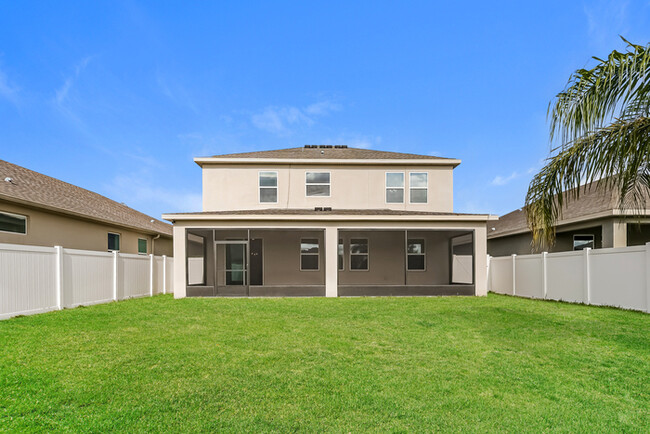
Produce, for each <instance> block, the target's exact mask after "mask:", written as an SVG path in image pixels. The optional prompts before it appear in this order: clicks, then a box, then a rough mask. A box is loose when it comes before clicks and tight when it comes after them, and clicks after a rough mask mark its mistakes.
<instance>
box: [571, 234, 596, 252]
mask: <svg viewBox="0 0 650 434" xmlns="http://www.w3.org/2000/svg"><path fill="white" fill-rule="evenodd" d="M586 248H590V249H593V248H594V236H593V235H574V236H573V250H583V249H586Z"/></svg>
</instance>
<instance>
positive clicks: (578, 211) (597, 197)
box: [488, 182, 618, 238]
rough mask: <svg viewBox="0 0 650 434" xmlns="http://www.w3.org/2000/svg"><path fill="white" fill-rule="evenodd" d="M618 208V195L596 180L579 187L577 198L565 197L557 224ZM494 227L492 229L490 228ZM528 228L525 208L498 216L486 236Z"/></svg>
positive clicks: (587, 217) (491, 236) (492, 236)
mask: <svg viewBox="0 0 650 434" xmlns="http://www.w3.org/2000/svg"><path fill="white" fill-rule="evenodd" d="M617 208H618V195H617V194H616V193H615V192H612V191H611V190H607V189H605V188H603V187H599V184H598V182H594V183H591V184H588V185H587V186H583V187H580V197H579V198H578V199H567V200H566V201H565V205H564V207H563V208H562V216H561V218H560V220H559V221H558V224H562V222H564V221H567V220H573V221H575V219H583V220H588V219H589V217H590V216H594V215H598V214H602V213H603V212H606V211H611V210H614V209H617ZM492 228H494V230H492ZM527 230H528V223H527V222H526V212H525V208H520V209H518V210H515V211H512V212H510V213H508V214H505V215H503V216H501V217H499V220H498V221H495V222H493V223H491V224H490V226H489V227H488V238H495V237H498V236H501V235H503V234H508V233H517V232H522V231H527Z"/></svg>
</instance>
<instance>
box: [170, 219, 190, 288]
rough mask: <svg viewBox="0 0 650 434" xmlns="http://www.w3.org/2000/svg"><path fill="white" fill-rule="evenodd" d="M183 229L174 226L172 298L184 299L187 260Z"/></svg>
mask: <svg viewBox="0 0 650 434" xmlns="http://www.w3.org/2000/svg"><path fill="white" fill-rule="evenodd" d="M186 236H187V235H186V233H185V228H184V227H182V226H174V281H173V292H174V298H184V297H185V295H186V291H187V287H186V286H185V285H186V281H187V274H186V271H185V268H186V265H185V264H186V261H187V258H186V257H185V242H186V240H185V238H186Z"/></svg>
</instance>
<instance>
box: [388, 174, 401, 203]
mask: <svg viewBox="0 0 650 434" xmlns="http://www.w3.org/2000/svg"><path fill="white" fill-rule="evenodd" d="M393 173H401V174H402V181H403V182H402V186H401V187H389V186H388V175H389V174H393ZM389 188H390V189H391V190H394V189H398V188H401V189H402V201H401V202H388V189H389ZM405 202H406V172H399V171H398V172H386V173H385V174H384V203H385V204H396V203H405Z"/></svg>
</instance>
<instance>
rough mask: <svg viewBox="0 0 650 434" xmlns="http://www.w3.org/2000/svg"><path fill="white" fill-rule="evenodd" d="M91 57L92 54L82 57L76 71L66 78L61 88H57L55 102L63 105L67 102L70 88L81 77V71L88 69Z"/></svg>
mask: <svg viewBox="0 0 650 434" xmlns="http://www.w3.org/2000/svg"><path fill="white" fill-rule="evenodd" d="M91 59H92V57H91V56H88V57H85V58H83V59H81V60H80V61H79V63H77V64H76V65H75V66H74V73H73V74H72V75H71V76H69V77H67V78H66V79H65V81H64V82H63V85H62V86H61V87H60V88H58V89H56V91H55V97H54V102H55V103H56V104H57V105H58V106H62V105H63V104H64V103H65V102H66V100H67V99H68V94H69V93H70V89H72V86H73V85H74V82H75V81H76V80H77V78H79V74H81V72H82V71H83V70H84V69H86V66H88V63H89V62H90V60H91Z"/></svg>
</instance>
